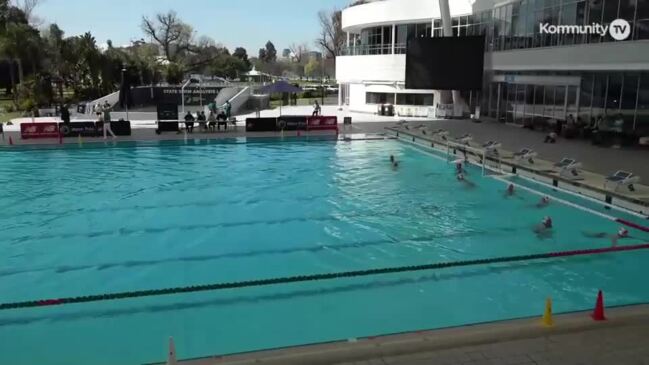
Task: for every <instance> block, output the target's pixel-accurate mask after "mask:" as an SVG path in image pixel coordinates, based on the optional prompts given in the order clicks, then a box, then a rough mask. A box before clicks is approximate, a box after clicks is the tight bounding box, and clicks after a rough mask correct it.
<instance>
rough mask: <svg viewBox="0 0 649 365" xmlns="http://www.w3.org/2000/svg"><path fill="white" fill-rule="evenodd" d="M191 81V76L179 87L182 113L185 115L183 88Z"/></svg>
mask: <svg viewBox="0 0 649 365" xmlns="http://www.w3.org/2000/svg"><path fill="white" fill-rule="evenodd" d="M191 83H192V78H191V77H190V78H189V80H187V82H185V83H184V84H183V86H181V87H180V99H181V103H182V114H183V115H185V88H186V87H187V85H189V84H191Z"/></svg>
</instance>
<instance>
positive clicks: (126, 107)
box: [122, 66, 131, 120]
mask: <svg viewBox="0 0 649 365" xmlns="http://www.w3.org/2000/svg"><path fill="white" fill-rule="evenodd" d="M125 72H126V66H122V92H123V93H124V108H125V109H126V120H129V119H128V93H129V91H130V90H131V88H130V87H129V88H128V90H126V88H125V87H124V86H126V85H124V73H125Z"/></svg>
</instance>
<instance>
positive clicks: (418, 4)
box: [342, 0, 475, 32]
mask: <svg viewBox="0 0 649 365" xmlns="http://www.w3.org/2000/svg"><path fill="white" fill-rule="evenodd" d="M474 1H475V0H449V6H450V9H451V16H456V15H464V14H470V13H471V7H472V4H473V2H474ZM439 17H440V13H439V3H438V1H437V0H386V1H377V2H373V3H368V4H363V5H357V6H352V7H351V8H347V9H345V10H343V14H342V18H343V19H342V22H343V24H342V27H343V30H344V31H346V32H358V31H360V29H362V28H368V27H371V26H374V25H382V24H399V23H420V22H425V21H432V19H434V18H439Z"/></svg>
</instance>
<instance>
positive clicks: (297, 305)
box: [0, 141, 649, 365]
mask: <svg viewBox="0 0 649 365" xmlns="http://www.w3.org/2000/svg"><path fill="white" fill-rule="evenodd" d="M390 154H394V155H395V156H397V157H398V159H399V160H400V161H402V164H401V167H400V168H399V169H398V170H396V171H395V170H393V169H391V168H390V165H389V163H388V161H387V160H388V156H389V155H390ZM468 176H469V179H470V180H471V181H473V182H474V183H475V184H476V185H475V187H473V188H468V187H466V186H465V185H463V184H459V183H458V182H457V181H456V180H455V177H454V173H453V167H452V166H450V165H448V164H446V163H444V162H443V161H440V160H438V159H435V158H433V157H431V156H429V155H427V154H425V153H422V152H420V151H418V150H416V149H413V148H411V147H409V146H407V145H405V144H401V143H399V142H396V141H354V142H333V141H310V142H306V141H293V142H279V141H261V142H255V143H214V142H201V143H196V144H194V143H193V142H191V143H190V144H189V145H185V144H183V143H175V142H174V143H165V144H162V145H153V144H149V145H119V146H118V147H111V148H91V147H90V146H86V147H84V148H76V147H75V148H63V149H55V148H54V149H40V150H38V149H37V150H4V151H0V189H2V190H1V191H2V195H0V208H1V209H0V217H1V219H0V260H1V262H2V267H1V268H0V302H13V301H22V300H30V299H40V298H50V297H66V296H78V295H87V294H98V293H105V292H116V291H127V290H139V289H152V288H163V287H173V286H182V285H193V284H205V283H213V282H227V281H238V280H247V279H260V278H270V277H279V276H287V275H298V274H315V273H328V272H336V271H346V270H361V269H368V268H379V267H390V266H403V265H413V264H423V263H433V262H440V261H454V260H465V259H476V258H488V257H496V256H509V255H518V254H526V253H539V252H547V251H558V250H569V249H577V248H593V247H604V246H607V245H609V244H610V243H609V242H608V240H607V239H592V238H587V237H586V236H584V234H583V233H582V231H588V232H615V231H616V230H617V228H618V225H617V224H614V223H612V222H610V221H608V220H606V219H603V218H600V217H597V216H594V215H592V214H589V213H586V212H583V211H580V210H577V209H574V208H570V207H567V206H563V205H560V204H556V203H553V204H551V205H550V206H549V207H547V208H543V209H538V208H536V207H535V203H536V202H537V201H538V197H537V196H535V195H532V194H529V193H526V192H523V191H519V192H517V194H516V195H515V196H514V197H509V198H506V197H505V196H504V189H505V186H504V185H503V183H501V182H498V181H496V180H493V179H490V178H482V177H480V171H479V170H478V169H477V168H469V175H468ZM611 214H614V215H617V216H620V214H619V213H615V212H612V213H611ZM544 215H551V216H552V217H553V218H554V224H555V229H554V234H553V235H552V236H551V237H546V238H545V239H540V238H538V237H537V236H536V235H535V234H534V233H533V232H532V227H533V226H534V225H535V224H537V223H538V222H539V221H540V220H541V218H542V217H543V216H544ZM627 218H628V217H627ZM631 233H632V234H633V235H634V236H635V237H636V238H633V239H629V240H626V241H624V244H631V243H640V242H646V241H649V237H647V235H646V234H644V235H643V234H642V233H640V232H637V231H634V230H631ZM647 260H649V252H645V251H635V252H626V253H617V254H608V255H599V256H591V257H579V258H570V259H563V260H554V261H542V262H533V263H517V264H502V265H495V266H474V267H465V268H453V269H446V270H437V271H427V272H419V273H403V274H390V275H379V276H374V277H364V278H350V279H340V280H333V281H326V282H308V283H297V284H288V285H277V286H268V287H263V288H259V287H257V288H244V289H234V290H227V291H219V292H205V293H195V294H182V295H172V296H164V297H150V298H141V299H133V300H122V301H107V302H100V303H88V304H77V305H69V306H62V307H51V308H36V309H20V310H9V311H0V353H2V359H3V360H2V363H7V364H12V365H22V364H68V365H75V364H85V365H87V364H107V365H108V364H111V365H113V364H140V363H144V362H153V361H163V360H164V359H165V354H166V348H165V346H166V341H167V338H168V337H169V336H173V337H174V338H175V340H176V347H177V352H178V357H179V358H192V357H200V356H207V355H213V354H226V353H233V352H242V351H250V350H256V349H263V348H272V347H279V346H289V345H297V344H305V343H312V342H320V341H330V340H337V339H345V338H350V337H361V336H370V335H378V334H386V333H394V332H401V331H412V330H420V329H429V328H438V327H446V326H457V325H462V324H468V323H475V322H484V321H492V320H500V319H507V318H514V317H523V316H534V315H540V314H541V313H542V310H543V305H544V299H545V298H546V297H547V296H551V297H552V298H553V300H554V309H555V311H557V312H566V311H574V310H583V309H588V308H591V307H592V305H593V303H594V300H595V295H596V292H597V289H600V288H601V289H603V290H604V291H605V294H606V301H607V304H608V305H622V304H630V303H638V302H646V301H648V300H649V286H647V285H645V282H646V277H647V275H648V274H649V267H648V266H647V265H646V264H645V263H646V262H647Z"/></svg>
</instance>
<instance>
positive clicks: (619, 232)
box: [617, 227, 629, 237]
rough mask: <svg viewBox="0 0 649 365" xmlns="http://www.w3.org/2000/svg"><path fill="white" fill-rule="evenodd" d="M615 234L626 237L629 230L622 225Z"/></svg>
mask: <svg viewBox="0 0 649 365" xmlns="http://www.w3.org/2000/svg"><path fill="white" fill-rule="evenodd" d="M617 235H618V236H620V237H626V236H628V235H629V231H628V230H627V229H626V228H624V227H620V229H619V230H618V231H617Z"/></svg>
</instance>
